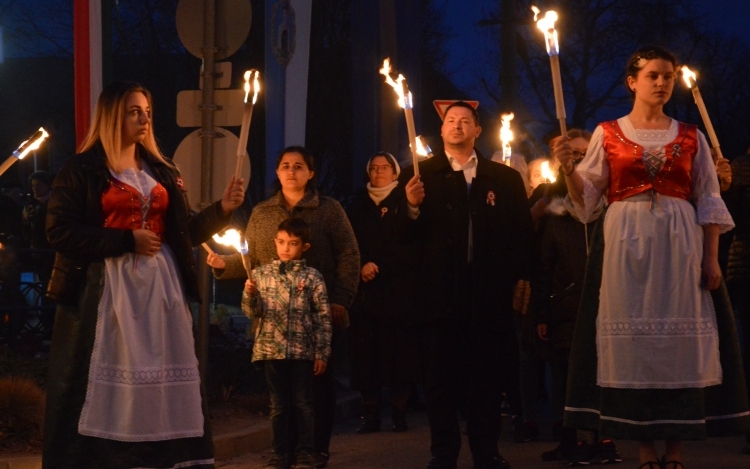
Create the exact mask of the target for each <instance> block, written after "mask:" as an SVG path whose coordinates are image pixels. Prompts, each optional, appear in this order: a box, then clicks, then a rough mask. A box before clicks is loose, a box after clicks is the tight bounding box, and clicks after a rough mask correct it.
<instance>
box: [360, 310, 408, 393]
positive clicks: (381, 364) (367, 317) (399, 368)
mask: <svg viewBox="0 0 750 469" xmlns="http://www.w3.org/2000/svg"><path fill="white" fill-rule="evenodd" d="M349 353H350V360H351V384H352V388H353V389H357V390H359V391H373V390H379V389H381V388H383V387H403V386H410V385H412V384H416V383H417V382H418V380H417V373H418V365H417V352H416V346H415V342H414V337H413V334H411V333H410V332H409V330H408V329H407V328H406V327H404V326H401V325H399V324H396V323H395V322H390V321H387V320H383V318H382V316H379V315H378V314H377V313H376V312H375V311H373V310H371V307H370V306H368V305H361V304H360V305H359V306H355V308H353V310H352V315H351V327H350V328H349Z"/></svg>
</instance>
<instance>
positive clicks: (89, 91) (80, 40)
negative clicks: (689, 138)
mask: <svg viewBox="0 0 750 469" xmlns="http://www.w3.org/2000/svg"><path fill="white" fill-rule="evenodd" d="M73 68H74V73H75V78H74V85H73V86H74V88H75V122H76V146H78V145H80V144H81V142H82V141H83V139H84V137H86V133H87V132H88V130H89V125H90V124H91V118H92V116H93V114H94V108H95V107H96V101H97V99H99V94H100V93H101V92H102V0H74V1H73Z"/></svg>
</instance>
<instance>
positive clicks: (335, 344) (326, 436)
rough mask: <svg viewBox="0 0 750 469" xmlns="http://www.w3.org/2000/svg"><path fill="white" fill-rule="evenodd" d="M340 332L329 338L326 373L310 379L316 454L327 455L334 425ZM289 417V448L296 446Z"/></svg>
mask: <svg viewBox="0 0 750 469" xmlns="http://www.w3.org/2000/svg"><path fill="white" fill-rule="evenodd" d="M341 334H342V332H340V331H334V333H333V335H332V336H331V356H330V357H328V363H327V366H326V372H325V373H323V375H321V376H315V377H313V379H312V396H313V409H314V410H315V422H314V430H313V450H314V451H315V452H316V453H328V452H329V447H330V446H331V434H332V433H333V426H334V424H335V423H336V376H335V373H336V361H337V359H338V353H339V350H338V348H339V346H340V345H339V344H341V343H342V342H341V340H342V338H341ZM295 418H296V416H295V415H294V414H293V415H292V416H291V422H292V424H291V434H290V435H289V446H290V447H292V448H295V447H296V446H297V444H296V442H297V435H296V431H295V427H296V425H295V423H294V421H295V420H294V419H295Z"/></svg>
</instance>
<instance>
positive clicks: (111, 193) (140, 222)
mask: <svg viewBox="0 0 750 469" xmlns="http://www.w3.org/2000/svg"><path fill="white" fill-rule="evenodd" d="M101 201H102V212H103V213H104V226H105V227H111V228H120V229H125V230H137V229H141V228H145V229H147V230H151V231H153V232H154V233H156V234H157V235H159V237H160V238H162V240H163V239H164V231H165V227H164V218H165V215H166V212H167V206H168V205H169V194H167V190H166V189H165V188H164V186H162V185H161V184H159V183H157V184H156V186H155V187H154V188H153V189H151V205H150V207H149V208H148V211H147V212H146V217H145V220H144V219H143V218H144V217H143V215H142V212H141V203H142V202H145V200H143V198H142V197H141V194H140V193H139V192H138V191H137V190H136V189H135V188H134V187H133V186H130V185H128V184H125V183H124V182H122V181H120V180H117V179H114V178H110V180H109V187H108V188H107V190H105V191H104V193H103V194H102V198H101Z"/></svg>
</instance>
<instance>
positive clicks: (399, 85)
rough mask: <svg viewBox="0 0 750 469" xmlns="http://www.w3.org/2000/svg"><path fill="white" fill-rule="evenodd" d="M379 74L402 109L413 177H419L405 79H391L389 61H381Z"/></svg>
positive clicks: (411, 115) (410, 101) (399, 77)
mask: <svg viewBox="0 0 750 469" xmlns="http://www.w3.org/2000/svg"><path fill="white" fill-rule="evenodd" d="M380 73H381V74H382V75H383V76H384V77H385V82H386V83H387V84H389V85H391V87H393V90H394V91H395V92H396V94H397V95H398V105H399V106H401V107H402V108H403V109H404V116H405V117H406V130H407V131H408V132H409V148H410V149H411V157H412V162H413V164H414V175H415V176H419V155H418V154H417V132H416V131H415V130H414V112H413V111H412V108H413V103H412V96H411V92H410V91H409V86H408V85H407V84H406V78H404V76H403V75H401V74H399V76H398V78H396V81H393V78H391V59H385V60H384V61H383V68H381V69H380Z"/></svg>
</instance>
